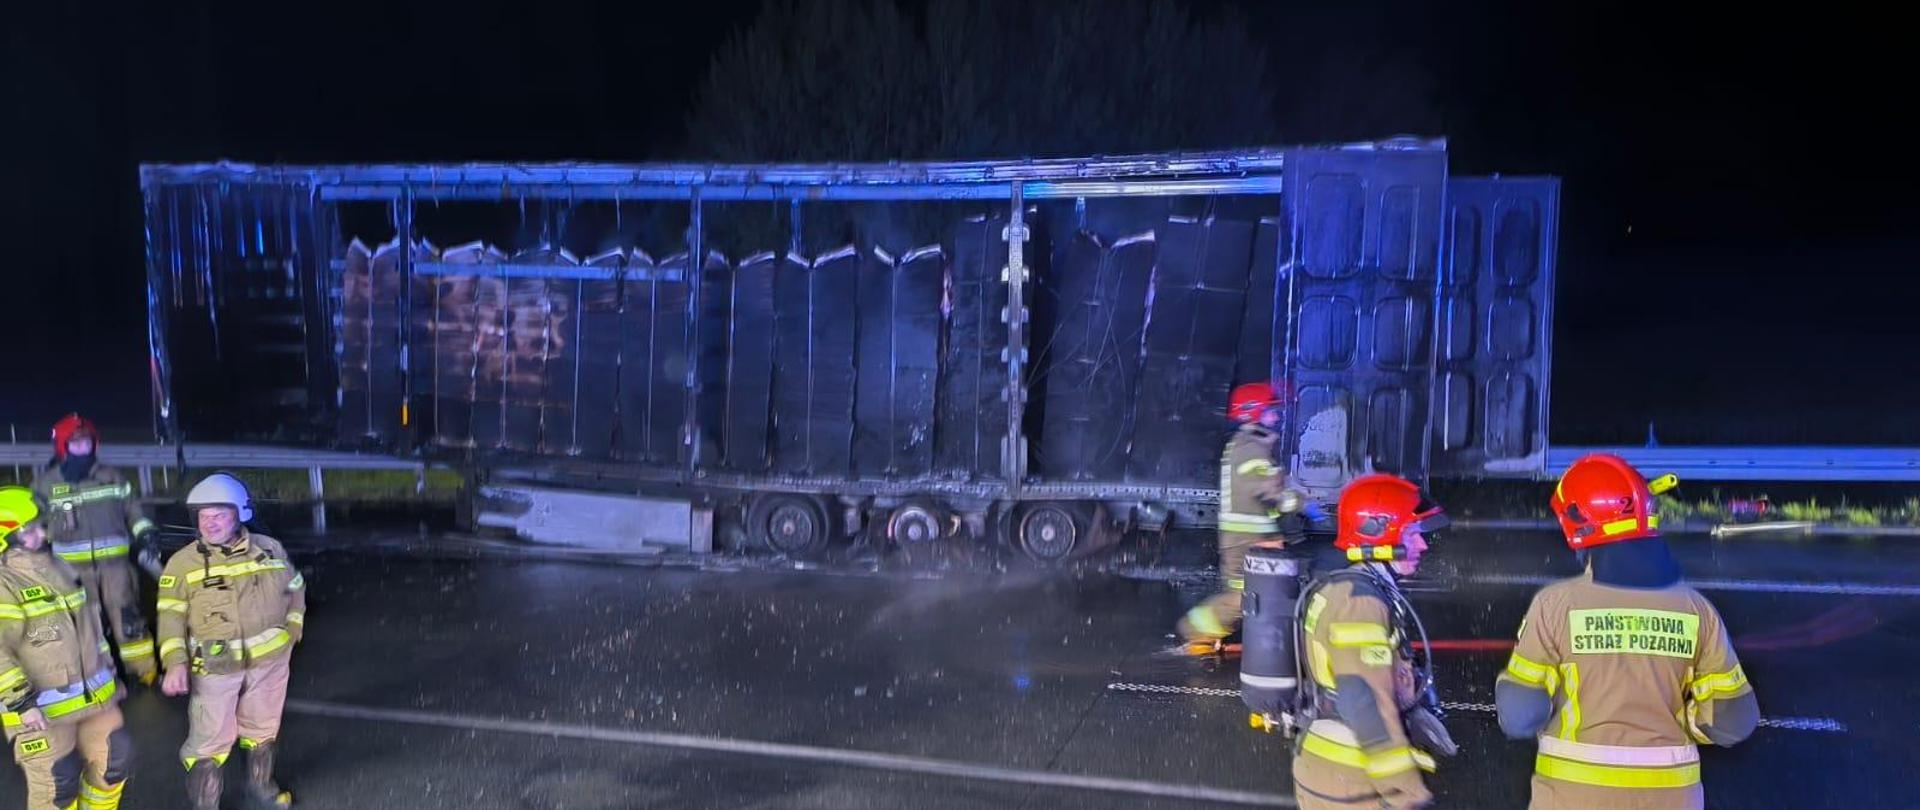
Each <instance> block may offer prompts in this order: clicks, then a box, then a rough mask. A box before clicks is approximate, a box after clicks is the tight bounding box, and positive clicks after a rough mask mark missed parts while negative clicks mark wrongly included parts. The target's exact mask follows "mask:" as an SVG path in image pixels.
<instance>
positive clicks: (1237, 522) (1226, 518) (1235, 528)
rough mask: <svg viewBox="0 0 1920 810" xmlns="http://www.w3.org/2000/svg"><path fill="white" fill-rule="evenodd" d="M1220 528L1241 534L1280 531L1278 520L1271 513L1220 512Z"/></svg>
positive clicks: (1274, 532)
mask: <svg viewBox="0 0 1920 810" xmlns="http://www.w3.org/2000/svg"><path fill="white" fill-rule="evenodd" d="M1220 530H1221V531H1223V532H1239V533H1241V534H1276V533H1278V532H1279V531H1280V521H1278V520H1275V519H1274V518H1273V516H1272V515H1249V514H1247V513H1245V512H1221V513H1220Z"/></svg>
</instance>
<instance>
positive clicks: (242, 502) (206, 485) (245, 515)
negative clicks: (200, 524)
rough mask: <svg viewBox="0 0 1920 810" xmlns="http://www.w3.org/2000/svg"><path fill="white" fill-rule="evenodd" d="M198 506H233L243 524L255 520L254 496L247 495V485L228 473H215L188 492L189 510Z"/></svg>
mask: <svg viewBox="0 0 1920 810" xmlns="http://www.w3.org/2000/svg"><path fill="white" fill-rule="evenodd" d="M197 506H231V507H233V509H234V511H235V512H238V513H240V522H241V523H245V522H247V521H249V520H252V519H253V496H251V495H248V494H247V485H246V484H242V483H240V479H238V478H235V477H233V476H231V475H228V474H226V473H214V474H212V475H209V476H207V477H206V478H203V479H201V480H200V483H198V484H194V485H193V489H192V490H191V491H189V492H187V508H188V509H192V508H194V507H197Z"/></svg>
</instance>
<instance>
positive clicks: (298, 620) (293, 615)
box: [287, 610, 307, 624]
mask: <svg viewBox="0 0 1920 810" xmlns="http://www.w3.org/2000/svg"><path fill="white" fill-rule="evenodd" d="M287 623H288V624H306V623H307V614H305V613H301V612H300V611H297V610H295V611H292V612H290V613H288V614H287Z"/></svg>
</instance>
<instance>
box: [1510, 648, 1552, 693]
mask: <svg viewBox="0 0 1920 810" xmlns="http://www.w3.org/2000/svg"><path fill="white" fill-rule="evenodd" d="M1547 672H1548V669H1547V667H1546V665H1545V664H1536V663H1534V662H1532V661H1529V660H1527V659H1526V658H1525V657H1523V656H1521V655H1520V654H1519V653H1514V654H1513V657H1511V658H1508V659H1507V674H1508V675H1512V676H1513V679H1514V680H1516V681H1519V682H1521V683H1525V684H1532V685H1534V686H1545V685H1546V683H1547Z"/></svg>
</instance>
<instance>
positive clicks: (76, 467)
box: [33, 414, 159, 686]
mask: <svg viewBox="0 0 1920 810" xmlns="http://www.w3.org/2000/svg"><path fill="white" fill-rule="evenodd" d="M98 437H99V433H98V431H96V430H95V429H94V427H93V423H92V422H90V421H87V420H86V419H85V418H84V417H82V416H80V415H79V414H68V415H67V416H66V417H64V418H62V419H61V420H60V421H59V422H56V423H54V426H53V460H52V461H51V462H49V463H48V464H47V466H46V467H45V468H43V469H41V470H40V471H39V474H38V475H36V476H35V477H34V481H33V490H34V492H37V493H39V494H40V497H41V498H42V499H43V500H45V502H46V503H47V505H48V507H50V510H49V511H50V512H51V514H50V515H49V520H48V521H47V522H48V524H49V525H48V529H49V531H50V532H51V535H52V541H53V553H54V554H55V555H56V556H58V557H59V558H60V559H62V560H65V561H66V563H67V564H68V565H70V566H73V569H74V571H76V572H77V573H79V575H80V581H81V582H83V583H85V584H86V587H87V597H88V598H89V599H91V600H93V604H94V605H96V606H97V608H96V609H98V610H103V611H105V612H106V616H107V626H108V627H111V628H112V629H113V643H114V646H115V647H117V648H118V649H119V651H120V664H121V666H122V667H124V668H125V670H126V673H127V677H129V678H132V679H134V680H137V681H139V682H140V683H141V684H143V685H148V686H151V685H152V684H153V679H154V673H155V669H156V668H155V666H154V660H153V633H152V632H150V631H149V630H148V624H147V615H146V612H145V611H144V610H143V609H142V606H141V604H140V583H139V581H138V580H136V579H135V576H134V572H133V563H132V561H131V560H130V559H129V554H130V553H132V552H133V551H134V550H135V549H139V550H140V554H141V555H143V556H145V557H147V558H149V559H151V558H152V557H154V556H155V555H158V553H159V552H158V550H157V549H156V547H155V546H154V544H153V539H154V525H153V521H150V520H148V519H147V516H146V515H144V514H142V513H141V511H140V502H139V501H138V500H136V499H135V498H134V496H133V486H132V485H131V484H128V483H127V479H126V477H125V476H123V475H121V474H120V471H119V470H116V469H114V468H112V467H106V466H102V465H101V464H99V463H98V458H97V457H96V456H95V450H96V449H98V448H97V441H98Z"/></svg>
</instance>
